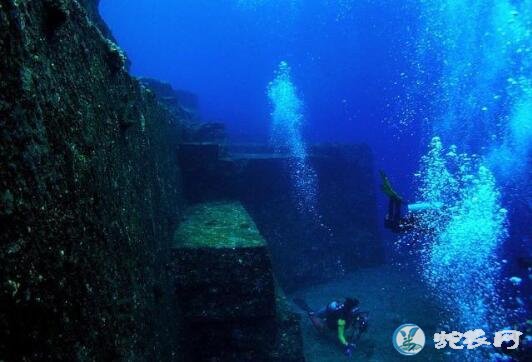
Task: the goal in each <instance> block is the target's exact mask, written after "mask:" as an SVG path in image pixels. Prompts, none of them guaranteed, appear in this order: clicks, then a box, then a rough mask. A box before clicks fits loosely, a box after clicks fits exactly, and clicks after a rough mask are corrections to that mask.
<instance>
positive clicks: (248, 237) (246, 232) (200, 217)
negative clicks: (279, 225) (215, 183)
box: [175, 201, 265, 249]
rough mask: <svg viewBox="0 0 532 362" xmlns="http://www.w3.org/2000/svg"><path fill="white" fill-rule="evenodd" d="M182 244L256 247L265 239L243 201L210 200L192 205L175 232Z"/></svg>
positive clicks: (192, 245)
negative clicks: (241, 202)
mask: <svg viewBox="0 0 532 362" xmlns="http://www.w3.org/2000/svg"><path fill="white" fill-rule="evenodd" d="M175 246H176V247H179V248H231V249H236V248H254V247H263V246H265V242H264V239H263V238H262V236H261V235H260V233H259V231H258V230H257V227H256V225H255V223H254V222H253V220H252V219H251V217H250V216H249V214H248V213H247V211H246V210H245V209H244V207H243V206H242V204H240V203H239V202H229V201H227V202H210V203H205V204H200V205H197V206H194V207H192V208H191V209H190V210H189V211H188V212H187V214H186V216H185V221H184V222H183V223H182V224H181V225H180V227H179V228H178V230H177V231H176V233H175Z"/></svg>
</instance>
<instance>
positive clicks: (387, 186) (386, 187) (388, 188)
mask: <svg viewBox="0 0 532 362" xmlns="http://www.w3.org/2000/svg"><path fill="white" fill-rule="evenodd" d="M379 173H380V175H381V180H382V185H381V190H382V192H384V193H385V194H386V195H388V197H390V198H392V199H395V200H399V201H402V200H403V198H402V197H401V196H399V194H398V193H397V192H395V190H394V189H393V188H392V184H391V183H390V180H389V179H388V176H386V174H385V173H384V171H382V170H381V171H379Z"/></svg>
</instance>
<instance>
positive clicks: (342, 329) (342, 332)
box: [338, 319, 349, 346]
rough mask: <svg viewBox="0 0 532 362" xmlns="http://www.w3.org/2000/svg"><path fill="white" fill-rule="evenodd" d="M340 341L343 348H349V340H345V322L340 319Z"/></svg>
mask: <svg viewBox="0 0 532 362" xmlns="http://www.w3.org/2000/svg"><path fill="white" fill-rule="evenodd" d="M338 340H339V341H340V343H341V344H342V346H347V345H348V344H349V343H347V340H346V339H345V320H343V319H338Z"/></svg>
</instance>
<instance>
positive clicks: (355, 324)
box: [294, 298, 368, 357]
mask: <svg viewBox="0 0 532 362" xmlns="http://www.w3.org/2000/svg"><path fill="white" fill-rule="evenodd" d="M294 302H295V303H296V304H297V305H298V306H299V307H300V308H301V309H303V310H304V311H306V312H307V314H308V316H309V318H310V321H311V322H312V325H313V326H314V327H315V328H316V329H317V330H318V332H319V333H324V332H325V330H326V329H329V330H333V331H335V332H336V335H337V338H338V342H339V343H340V345H341V346H342V347H344V348H345V349H344V353H345V355H346V356H348V357H351V355H352V353H353V351H354V350H355V348H356V344H355V341H356V340H358V339H359V338H360V336H361V335H362V334H363V333H364V332H365V331H366V329H367V328H368V316H367V312H361V311H360V310H359V308H358V305H359V302H358V300H357V299H356V298H345V301H344V302H343V303H340V302H339V301H332V302H330V303H329V304H327V305H326V306H325V307H323V308H322V309H320V310H319V311H314V310H312V309H311V308H310V307H309V306H308V305H307V303H306V302H305V301H304V300H302V299H295V300H294ZM349 328H351V329H352V332H351V335H350V337H349V338H348V337H347V336H346V330H348V329H349ZM357 332H358V333H357ZM355 333H357V335H356V338H355Z"/></svg>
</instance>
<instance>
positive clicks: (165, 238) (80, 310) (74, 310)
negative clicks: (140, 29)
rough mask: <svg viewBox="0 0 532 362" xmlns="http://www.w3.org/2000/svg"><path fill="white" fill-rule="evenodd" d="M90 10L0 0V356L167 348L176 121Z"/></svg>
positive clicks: (162, 355)
mask: <svg viewBox="0 0 532 362" xmlns="http://www.w3.org/2000/svg"><path fill="white" fill-rule="evenodd" d="M83 3H87V4H89V5H92V6H93V7H92V8H91V9H93V10H94V11H95V9H96V4H97V2H96V1H92V2H88V1H84V2H83ZM87 9H88V8H87ZM94 11H93V12H92V13H91V12H87V11H86V8H84V7H82V6H80V3H79V2H77V1H70V0H35V1H12V0H2V1H0V74H1V78H0V200H1V202H0V224H1V225H2V226H1V229H2V232H1V233H0V360H6V361H7V360H9V361H14V360H101V361H103V360H170V359H178V356H179V355H180V354H179V351H178V350H177V348H178V346H176V343H174V341H175V340H176V339H177V337H176V336H175V333H176V332H175V330H174V329H175V326H174V325H172V324H168V323H167V322H166V321H167V318H168V316H172V315H174V314H175V313H176V312H175V307H174V305H173V304H171V303H170V302H171V299H170V296H169V293H170V291H171V290H172V291H173V289H171V288H170V284H169V280H167V279H166V278H165V276H166V273H165V272H164V270H163V265H164V264H165V262H164V261H165V260H166V258H167V252H166V251H167V248H168V247H169V246H170V244H171V240H172V234H173V231H174V229H175V226H176V224H177V223H178V220H179V215H180V212H181V209H182V205H183V200H182V197H181V193H182V192H181V183H180V174H179V167H178V165H177V158H176V148H177V145H176V143H177V142H178V140H179V134H180V131H179V128H180V125H179V123H178V121H177V120H176V119H175V118H174V117H173V116H172V115H171V114H170V113H169V112H168V111H167V110H165V109H164V108H163V107H161V106H160V105H159V103H158V102H157V101H156V99H155V97H154V96H153V94H152V93H151V92H149V91H146V90H145V89H144V88H143V87H142V86H140V85H139V83H138V82H137V81H135V80H134V79H132V78H131V77H130V76H129V75H128V74H127V72H126V71H125V70H124V66H125V64H126V60H125V58H124V56H123V53H122V52H121V51H120V50H119V48H118V47H117V46H116V45H114V43H113V42H112V41H110V40H109V39H108V38H107V37H108V36H109V34H105V31H103V29H104V28H103V27H102V23H98V24H96V23H95V22H94V21H96V20H94V19H96V18H95V14H96V13H95V12H94ZM91 19H93V21H91Z"/></svg>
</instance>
